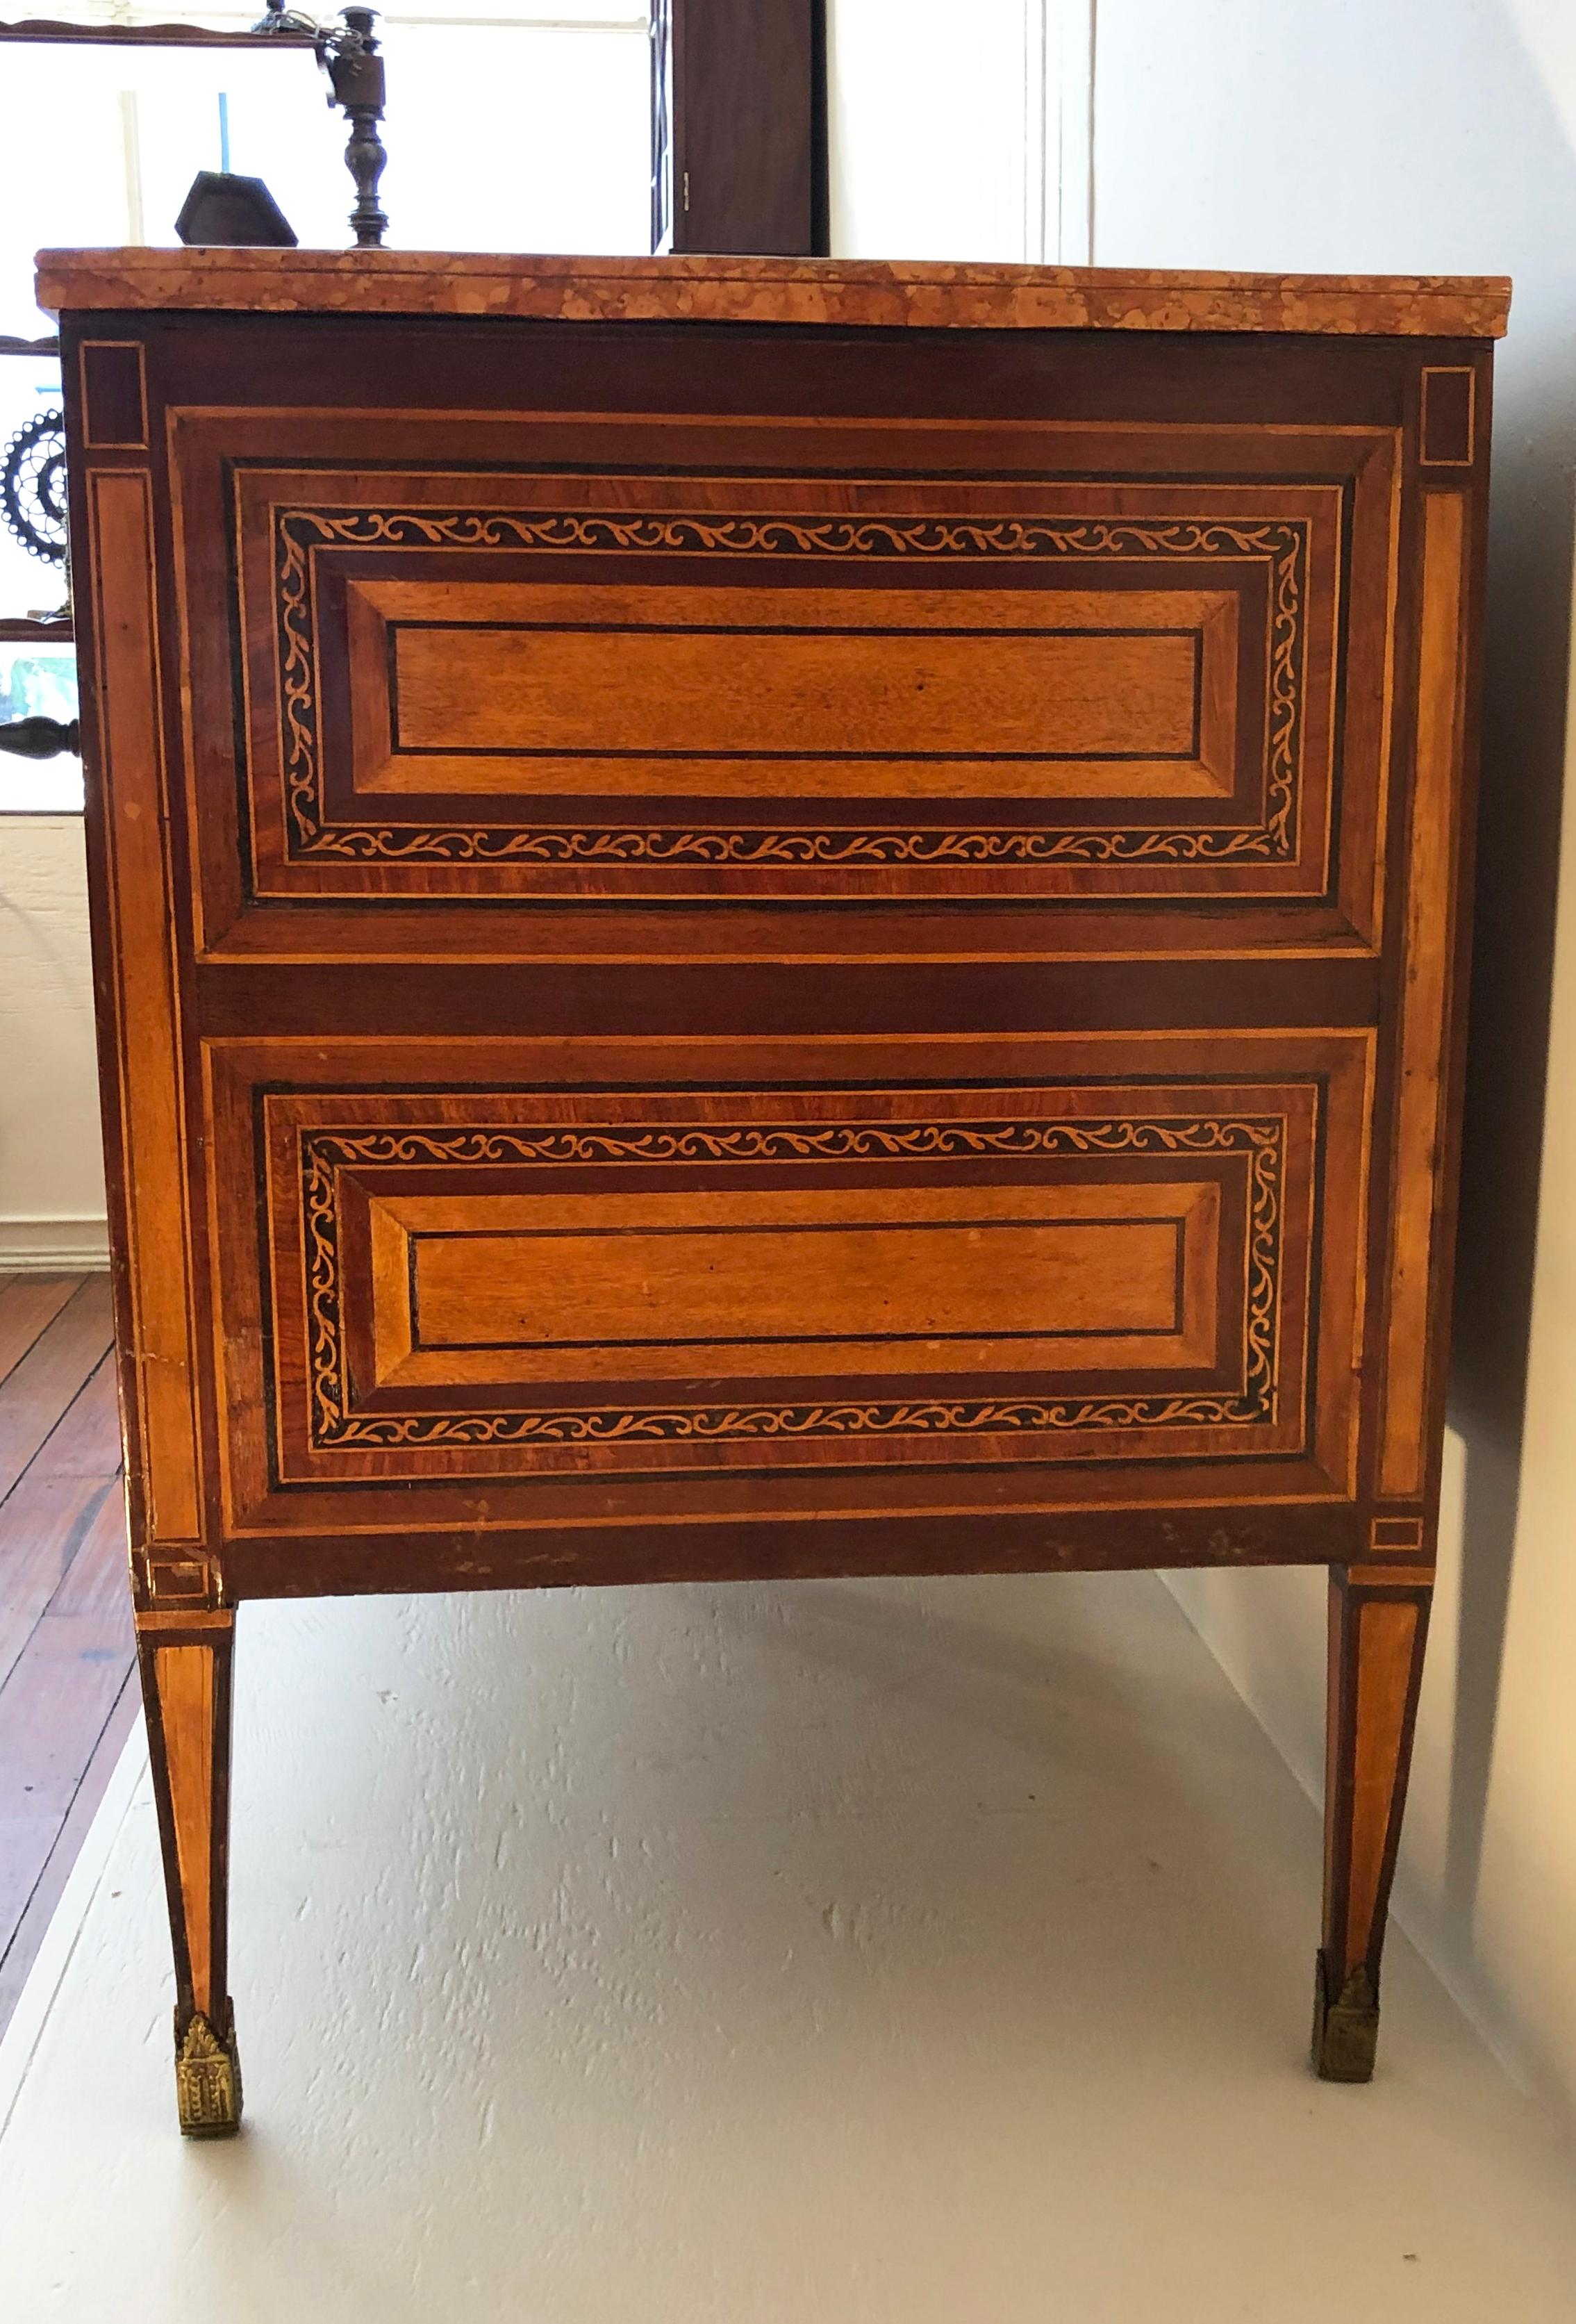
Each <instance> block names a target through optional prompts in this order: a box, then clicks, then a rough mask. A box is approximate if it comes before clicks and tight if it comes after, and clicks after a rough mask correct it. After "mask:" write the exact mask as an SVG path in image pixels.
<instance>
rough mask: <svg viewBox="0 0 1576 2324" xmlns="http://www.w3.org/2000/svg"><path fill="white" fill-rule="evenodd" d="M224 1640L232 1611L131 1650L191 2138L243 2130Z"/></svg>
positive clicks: (145, 1639)
mask: <svg viewBox="0 0 1576 2324" xmlns="http://www.w3.org/2000/svg"><path fill="white" fill-rule="evenodd" d="M234 1637H235V1617H234V1615H233V1614H230V1613H203V1614H200V1615H198V1616H194V1617H192V1618H190V1619H189V1620H188V1621H186V1622H180V1621H179V1620H176V1619H171V1620H168V1621H161V1622H159V1623H157V1624H154V1623H153V1622H152V1621H149V1622H146V1623H140V1624H139V1636H138V1642H137V1643H138V1659H139V1662H140V1665H141V1668H142V1677H143V1705H144V1708H145V1710H146V1712H147V1720H148V1748H149V1757H150V1759H151V1761H152V1771H153V1787H154V1791H155V1793H156V1794H157V1797H158V1803H159V1834H160V1839H161V1842H162V1844H163V1850H164V1881H165V1886H166V1888H167V1890H168V1892H169V1898H170V1929H171V1937H172V1938H173V1941H174V1946H175V1993H176V1999H175V2093H176V2100H177V2103H178V2105H179V2107H180V2127H181V2129H182V2130H183V2131H185V2132H186V2133H187V2134H188V2135H189V2136H190V2137H193V2138H221V2137H224V2136H226V2135H227V2134H228V2133H230V2132H232V2131H234V2130H235V2129H237V2128H238V2127H239V2126H240V2121H241V2069H240V2064H239V2061H238V2060H237V2058H236V2054H235V2018H234V2013H233V2011H232V2009H231V2006H230V1997H229V1993H228V1991H227V1989H226V1960H225V1953H226V1921H227V1902H228V1899H227V1894H226V1891H227V1886H228V1872H229V1792H230V1663H231V1653H232V1647H233V1645H234Z"/></svg>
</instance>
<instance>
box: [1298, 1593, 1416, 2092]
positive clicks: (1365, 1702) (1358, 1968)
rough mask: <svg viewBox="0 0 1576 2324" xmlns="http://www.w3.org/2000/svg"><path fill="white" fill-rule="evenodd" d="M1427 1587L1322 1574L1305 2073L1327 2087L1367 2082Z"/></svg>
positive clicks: (1376, 2025) (1375, 2033)
mask: <svg viewBox="0 0 1576 2324" xmlns="http://www.w3.org/2000/svg"><path fill="white" fill-rule="evenodd" d="M1431 1580H1432V1577H1431V1576H1430V1575H1428V1574H1427V1573H1426V1572H1422V1571H1420V1570H1419V1569H1416V1568H1414V1569H1412V1570H1411V1571H1409V1572H1393V1573H1387V1572H1385V1571H1384V1569H1383V1568H1382V1567H1361V1568H1358V1567H1348V1568H1346V1569H1345V1570H1341V1569H1340V1568H1337V1569H1336V1570H1335V1571H1334V1572H1332V1575H1331V1577H1330V1695H1329V1737H1328V1750H1327V1756H1326V1764H1325V1781H1324V1936H1323V1945H1322V1947H1321V1949H1320V1953H1319V1960H1318V1967H1317V1976H1316V1984H1315V1991H1314V2003H1313V2068H1314V2071H1315V2072H1316V2073H1317V2074H1318V2075H1319V2076H1320V2077H1321V2078H1322V2080H1324V2081H1327V2082H1366V2081H1367V2080H1369V2077H1370V2076H1371V2074H1372V2072H1373V2070H1374V2047H1375V2043H1377V2041H1378V2030H1379V1955H1380V1953H1381V1951H1382V1950H1383V1948H1384V1941H1385V1919H1386V1914H1387V1911H1388V1908H1389V1902H1390V1881H1391V1877H1392V1875H1393V1873H1394V1870H1395V1863H1396V1841H1397V1839H1398V1837H1399V1833H1400V1826H1401V1810H1402V1807H1403V1804H1404V1803H1405V1796H1406V1770H1407V1766H1408V1763H1409V1761H1410V1758H1411V1754H1412V1729H1413V1724H1414V1720H1415V1716H1416V1710H1417V1686H1418V1681H1419V1678H1420V1676H1421V1674H1422V1669H1423V1646H1424V1638H1425V1637H1426V1635H1427V1630H1428V1608H1429V1600H1430V1599H1431V1598H1432V1596H1433V1591H1432V1588H1431V1587H1430V1582H1431Z"/></svg>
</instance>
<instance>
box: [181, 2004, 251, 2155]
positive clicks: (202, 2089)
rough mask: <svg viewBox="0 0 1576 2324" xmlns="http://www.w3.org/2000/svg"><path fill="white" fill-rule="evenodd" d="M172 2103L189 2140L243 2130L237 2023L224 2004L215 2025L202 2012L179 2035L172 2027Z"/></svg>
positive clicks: (228, 2007) (194, 2016) (232, 2133)
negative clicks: (174, 2104)
mask: <svg viewBox="0 0 1576 2324" xmlns="http://www.w3.org/2000/svg"><path fill="white" fill-rule="evenodd" d="M175 2102H176V2104H177V2106H178V2107H180V2127H181V2129H182V2131H183V2132H184V2133H185V2135H186V2136H187V2137H188V2138H229V2137H231V2136H232V2135H234V2134H235V2132H236V2131H237V2130H239V2129H240V2127H241V2061H240V2059H239V2058H238V2057H237V2055H236V2053H235V2014H234V2012H233V2011H232V2009H231V2007H230V2005H229V2003H228V2002H227V2001H226V2004H225V2014H224V2018H223V2021H222V2024H221V2025H220V2026H218V2027H215V2026H214V2025H213V2024H212V2023H211V2022H210V2021H209V2020H208V2019H207V2018H206V2017H205V2016H204V2015H203V2014H202V2012H201V2011H200V2010H198V2011H197V2012H196V2013H195V2014H194V2015H193V2016H192V2018H191V2019H190V2021H189V2024H188V2025H187V2027H186V2030H185V2032H184V2033H182V2031H181V2028H180V2019H179V2018H177V2019H176V2024H175Z"/></svg>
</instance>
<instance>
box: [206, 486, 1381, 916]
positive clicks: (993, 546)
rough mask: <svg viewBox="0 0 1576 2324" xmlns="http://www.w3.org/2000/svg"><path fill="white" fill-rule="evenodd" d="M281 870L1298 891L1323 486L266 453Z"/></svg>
mask: <svg viewBox="0 0 1576 2324" xmlns="http://www.w3.org/2000/svg"><path fill="white" fill-rule="evenodd" d="M1345 522H1346V520H1345V517H1344V515H1343V511H1342V503H1341V493H1340V492H1339V490H1338V489H1336V488H1335V487H1333V486H1317V485H1313V484H1289V483H1282V482H1280V481H1278V480H1276V481H1272V480H1265V481H1263V482H1260V483H1257V484H1235V483H1233V484H1229V485H1228V484H1218V483H1199V484H1174V483H1170V482H1160V481H1155V480H1153V479H1144V480H1142V481H1123V482H1121V483H1120V484H1117V483H1092V482H1088V481H1073V482H1068V483H1065V484H1023V483H1018V482H1007V481H1002V482H999V483H994V484H990V485H984V484H981V483H980V482H979V481H978V480H977V479H972V480H969V481H967V482H955V483H951V484H949V483H947V482H945V481H943V480H941V479H939V478H935V477H931V476H915V477H910V478H905V479H903V480H901V481H900V482H896V483H888V484H880V483H863V482H862V483H859V484H849V483H848V482H846V481H845V480H843V479H837V480H835V481H833V480H829V479H823V478H818V477H816V476H814V475H799V476H796V477H792V478H788V479H785V480H782V481H780V482H769V481H767V480H763V479H761V478H759V477H751V476H749V475H705V474H698V473H697V474H695V475H684V474H682V473H679V472H677V471H675V470H671V469H669V470H665V471H663V472H662V473H660V474H657V473H651V474H647V475H620V476H618V477H617V478H616V479H613V478H611V477H602V476H598V475H594V474H587V475H567V476H561V475H532V474H531V473H530V472H529V471H525V470H518V469H511V470H507V471H502V470H501V471H498V472H496V473H493V474H490V475H470V476H465V475H437V474H427V473H421V472H417V471H410V472H407V473H403V474H401V473H393V474H379V475H366V476H356V475H343V474H326V473H321V472H314V471H312V470H309V469H300V470H296V471H269V470H244V469H243V470H241V471H239V472H238V474H237V478H236V484H235V524H236V528H237V531H238V535H239V544H240V562H241V601H240V609H239V618H240V623H241V632H242V636H243V639H244V644H245V650H246V665H247V669H248V673H249V675H248V702H249V717H248V721H247V765H246V769H245V788H246V793H247V796H248V798H249V799H250V803H251V807H250V816H249V822H250V838H251V846H252V852H253V861H252V863H251V867H250V881H251V887H252V890H253V894H255V895H257V896H259V897H265V896H274V895H277V896H286V895H318V896H336V895H339V896H346V897H352V896H363V897H373V896H375V897H382V898H392V897H398V896H400V895H402V894H423V895H429V894H435V895H489V894H499V893H509V894H517V895H543V896H546V895H560V896H565V897H580V898H584V897H593V896H598V895H606V896H610V897H612V896H628V897H640V896H647V897H650V898H653V899H658V898H663V897H669V898H672V897H680V896H687V895H693V894H701V893H704V894H705V895H707V896H711V897H719V896H726V895H736V896H741V897H751V896H753V897H758V898H772V897H789V896H816V895H821V896H856V897H857V896H885V897H903V896H915V897H918V896H935V897H945V896H970V895H977V894H990V895H993V896H1009V895H1012V894H1022V895H1047V894H1050V895H1055V894H1066V895H1088V896H1091V897H1100V896H1113V897H1115V896H1155V897H1159V896H1166V895H1186V894H1188V893H1190V892H1196V893H1199V894H1202V895H1207V896H1209V897H1211V898H1218V897H1221V896H1225V897H1230V896H1233V895H1239V896H1244V897H1255V898H1263V897H1266V896H1288V897H1295V896H1303V897H1313V896H1318V895H1321V894H1323V893H1324V892H1325V890H1326V889H1327V886H1328V883H1329V880H1330V875H1331V868H1332V844H1333V840H1334V836H1335V835H1334V832H1333V807H1334V792H1335V784H1334V762H1335V747H1336V735H1337V703H1336V699H1335V688H1336V686H1337V682H1338V672H1339V664H1340V661H1341V653H1342V650H1343V649H1342V617H1341V591H1340V579H1339V576H1340V565H1341V557H1342V555H1343V553H1344V550H1343V542H1344V527H1345Z"/></svg>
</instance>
